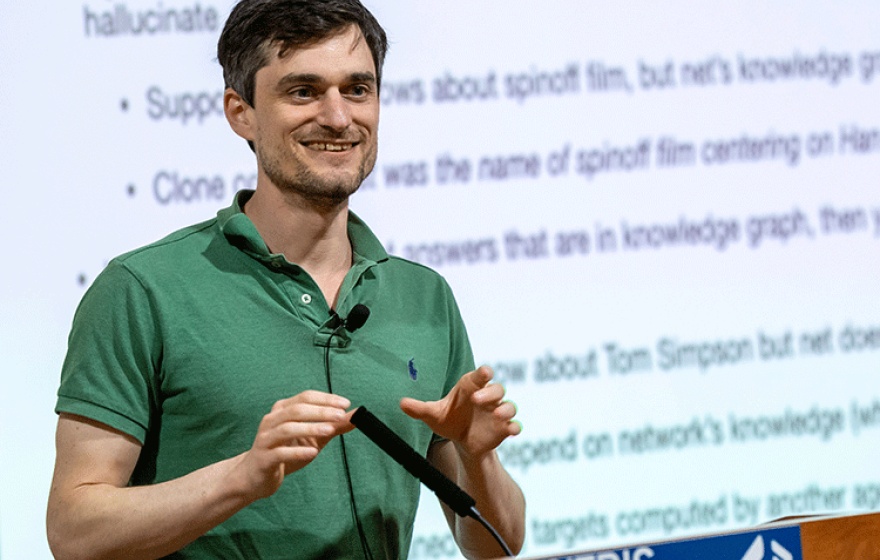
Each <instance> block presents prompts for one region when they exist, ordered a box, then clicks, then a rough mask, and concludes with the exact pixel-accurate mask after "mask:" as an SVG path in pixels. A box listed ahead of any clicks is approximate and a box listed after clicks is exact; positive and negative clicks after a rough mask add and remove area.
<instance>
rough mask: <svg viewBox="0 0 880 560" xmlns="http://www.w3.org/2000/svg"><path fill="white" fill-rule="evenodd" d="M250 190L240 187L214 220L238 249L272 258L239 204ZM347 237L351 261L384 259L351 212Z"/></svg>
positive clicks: (373, 238) (378, 244)
mask: <svg viewBox="0 0 880 560" xmlns="http://www.w3.org/2000/svg"><path fill="white" fill-rule="evenodd" d="M253 194H254V191H252V190H242V191H239V192H238V193H236V195H235V196H234V197H233V200H232V205H231V206H229V207H227V208H223V209H222V210H220V211H219V212H217V223H218V225H219V226H220V231H221V232H223V235H224V236H225V237H226V239H227V240H228V241H229V242H230V243H231V244H232V245H234V246H236V247H238V248H239V249H241V250H242V251H245V252H246V253H248V254H250V255H252V256H254V257H256V258H258V259H260V260H266V259H270V258H272V257H273V255H272V254H271V253H269V249H268V248H267V247H266V243H265V242H264V241H263V238H262V237H261V236H260V232H258V231H257V228H256V226H255V225H254V223H253V222H252V221H251V219H250V218H248V217H247V215H246V214H245V213H244V212H243V211H242V207H243V206H244V205H245V203H246V202H247V201H248V199H249V198H250V197H251V196H253ZM348 239H349V240H350V241H351V249H352V252H353V253H354V261H355V264H357V263H358V262H359V261H366V263H378V262H382V261H385V260H388V253H387V252H386V251H385V248H384V247H382V243H381V242H379V239H377V238H376V236H375V235H374V234H373V232H372V231H371V230H370V228H369V227H368V226H367V224H366V223H364V221H363V220H361V219H360V218H359V217H358V216H357V215H356V214H355V213H354V212H352V211H350V210H349V212H348Z"/></svg>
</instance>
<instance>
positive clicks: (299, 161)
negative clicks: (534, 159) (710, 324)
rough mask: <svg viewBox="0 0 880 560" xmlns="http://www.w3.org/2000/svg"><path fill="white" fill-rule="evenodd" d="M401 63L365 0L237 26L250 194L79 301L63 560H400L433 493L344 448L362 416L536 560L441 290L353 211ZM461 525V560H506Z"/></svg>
mask: <svg viewBox="0 0 880 560" xmlns="http://www.w3.org/2000/svg"><path fill="white" fill-rule="evenodd" d="M385 46H386V42H385V36H384V32H383V31H382V29H381V28H380V27H379V25H378V24H377V23H376V22H375V20H374V19H373V17H372V15H371V14H369V12H367V11H366V9H364V8H363V7H362V6H361V5H360V4H359V3H358V2H357V0H332V1H328V2H315V1H314V0H312V1H308V0H306V1H292V0H287V1H284V0H245V1H243V2H241V3H240V4H239V5H238V6H236V8H235V9H234V10H233V12H232V14H231V15H230V17H229V20H228V22H227V24H226V27H225V29H224V31H223V34H222V36H221V38H220V43H219V48H218V58H219V60H220V62H221V64H222V65H223V67H224V76H225V78H226V81H227V86H228V89H227V91H226V94H225V108H226V115H227V118H228V120H229V123H230V125H231V126H232V128H233V130H234V131H235V132H236V133H237V134H238V135H240V136H241V137H243V138H244V139H246V140H247V141H248V142H249V144H250V145H251V146H252V148H253V149H254V151H255V153H256V159H257V164H258V181H257V188H256V191H254V192H242V193H239V194H238V195H237V196H236V200H235V202H234V204H233V206H232V207H231V208H227V209H225V210H221V211H220V212H219V213H218V216H217V218H216V219H213V220H209V221H207V222H204V223H202V224H197V225H195V226H191V227H189V228H186V229H184V230H181V231H179V232H176V233H174V234H172V235H170V236H169V237H167V238H165V239H163V240H161V241H159V242H157V243H155V244H153V245H150V246H147V247H144V248H142V249H139V250H136V251H133V252H131V253H129V254H126V255H123V256H121V257H119V258H117V259H114V261H113V262H111V263H110V264H109V265H108V266H107V268H106V269H105V271H104V272H103V273H102V274H101V275H100V277H99V278H97V279H96V280H95V282H94V284H93V285H92V287H91V288H90V289H89V291H88V292H87V294H86V295H85V296H84V298H83V301H82V303H81V304H80V307H79V309H78V310H77V315H76V317H75V320H74V325H73V328H72V330H71V335H70V341H69V350H68V356H67V358H66V360H65V364H64V368H63V371H62V380H61V387H60V389H59V396H58V404H57V406H56V410H57V411H58V412H59V414H60V417H59V421H58V429H57V436H56V447H57V459H56V466H55V476H54V478H53V482H52V489H51V492H50V497H49V507H48V515H47V524H48V533H49V542H50V545H51V548H52V550H53V553H54V554H55V555H56V557H57V558H126V559H141V558H160V557H169V558H224V559H227V558H242V559H244V558H248V559H258V558H272V559H275V558H279V559H280V558H285V559H286V558H328V557H329V558H333V557H338V558H363V557H368V558H403V557H405V556H406V552H407V550H408V547H409V542H410V540H411V536H412V521H413V518H414V515H415V508H416V505H417V504H416V502H417V499H418V482H417V481H415V480H414V479H413V478H412V477H409V475H407V474H406V473H405V472H403V471H402V469H401V468H400V467H399V466H398V465H397V464H396V463H394V462H393V461H391V460H390V459H388V458H387V457H385V456H384V455H383V454H382V452H381V451H379V450H378V449H377V448H376V447H375V446H374V445H373V444H372V443H371V442H369V441H368V440H367V439H366V438H365V436H364V435H363V434H361V433H360V432H359V431H352V430H353V426H352V425H351V423H350V422H349V420H350V418H351V415H352V414H353V411H354V409H355V408H356V407H358V406H361V405H364V406H367V407H368V408H369V409H370V410H372V411H373V412H374V413H375V414H376V415H377V416H378V417H379V418H381V419H383V420H384V421H386V423H388V424H390V425H391V427H392V429H394V431H395V432H397V433H399V434H400V435H401V436H402V437H403V438H404V439H406V440H407V441H408V442H409V443H410V444H411V445H412V446H414V447H415V448H416V449H417V450H418V451H419V452H421V453H422V454H425V455H427V457H428V459H429V460H430V461H431V462H432V463H433V464H434V465H435V466H437V467H438V468H439V469H440V470H441V471H443V472H444V473H445V474H446V475H447V476H449V477H450V478H452V479H453V480H454V481H456V482H458V483H459V485H461V486H462V487H463V488H464V489H465V491H467V492H468V493H470V494H471V495H472V496H474V498H476V500H477V506H478V508H479V509H480V511H481V513H482V514H483V516H484V517H485V518H487V520H488V521H489V522H490V523H491V524H492V525H493V526H494V527H495V528H496V529H497V530H498V531H499V532H500V534H501V535H502V536H503V537H504V539H505V540H506V541H507V542H508V543H509V544H510V546H511V547H512V548H513V549H514V550H519V548H520V547H521V545H522V541H523V534H524V501H523V496H522V493H521V491H520V490H519V488H518V486H517V485H516V484H515V483H514V482H513V481H512V479H511V478H510V477H509V476H508V475H507V473H506V472H505V471H504V469H503V468H502V466H501V465H500V463H499V461H498V458H497V455H496V453H495V448H496V447H497V446H498V445H499V444H500V443H501V441H503V440H504V439H505V438H506V437H508V436H510V435H516V434H517V433H518V432H519V426H518V424H516V423H515V422H513V421H512V418H513V416H514V413H515V410H514V407H513V405H512V404H510V403H507V402H504V401H503V400H502V399H503V394H504V390H503V388H502V387H501V386H500V385H497V384H492V383H490V380H491V376H492V372H491V370H489V368H486V367H483V368H479V369H476V370H474V369H473V358H472V355H471V351H470V348H469V345H468V341H467V336H466V334H465V331H464V327H463V325H462V324H461V319H460V316H459V313H458V310H457V307H456V305H455V302H454V300H453V298H452V295H451V293H450V291H449V288H448V286H447V285H446V284H445V282H444V281H443V280H442V279H441V278H440V277H439V276H438V275H437V274H435V273H433V272H432V271H430V270H428V269H426V268H424V267H421V266H419V265H416V264H414V263H410V262H406V261H404V260H402V259H398V258H394V257H389V256H388V255H387V253H385V251H384V249H382V247H381V245H380V244H379V242H378V240H376V238H375V237H374V236H373V235H372V233H371V232H370V231H369V229H367V227H366V226H365V225H364V224H363V223H362V222H361V221H360V220H359V219H358V218H357V217H356V216H354V215H353V214H350V213H349V211H348V197H349V196H350V195H351V194H352V193H353V192H354V191H355V190H356V189H357V188H358V186H359V185H360V183H361V181H363V179H364V177H366V176H367V174H369V172H370V171H371V169H372V167H373V164H374V162H375V159H376V146H377V137H376V133H377V126H378V117H379V86H380V79H381V78H380V72H381V66H382V61H383V58H384V52H385ZM357 304H361V305H364V306H366V307H367V308H369V310H370V312H371V315H370V318H369V321H368V322H367V324H366V325H365V326H364V327H363V328H362V329H360V330H357V332H354V330H355V329H354V327H355V325H353V324H352V323H350V322H347V321H346V319H347V318H349V317H350V316H353V315H354V313H352V309H353V308H354V307H355V305H357ZM360 318H361V319H363V316H361V317H360ZM471 370H473V371H471ZM465 372H469V373H465ZM404 413H405V414H404ZM446 515H447V519H448V521H449V524H450V527H451V529H452V531H453V534H454V536H455V538H456V541H457V542H458V543H459V546H460V548H461V549H462V551H463V552H464V554H465V555H467V556H470V557H492V556H500V555H501V550H500V548H499V547H498V546H497V545H496V543H495V542H494V541H493V540H492V539H491V538H490V536H489V534H488V533H487V532H486V531H485V530H484V529H483V527H481V526H479V525H477V524H475V523H474V521H473V520H471V519H460V518H456V517H455V516H454V515H453V514H452V513H450V512H449V511H446Z"/></svg>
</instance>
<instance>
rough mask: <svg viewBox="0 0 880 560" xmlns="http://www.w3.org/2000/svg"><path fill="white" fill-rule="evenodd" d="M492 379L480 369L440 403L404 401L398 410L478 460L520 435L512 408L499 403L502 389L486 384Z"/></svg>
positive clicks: (460, 381) (494, 384) (465, 377)
mask: <svg viewBox="0 0 880 560" xmlns="http://www.w3.org/2000/svg"><path fill="white" fill-rule="evenodd" d="M492 376H493V373H492V368H490V367H488V366H481V367H479V368H477V369H476V370H474V371H472V372H470V373H467V374H465V375H463V376H462V378H461V379H459V380H458V383H456V384H455V387H453V388H452V390H451V391H450V392H449V394H448V395H446V396H445V397H444V398H442V399H441V400H439V401H427V402H426V401H419V400H416V399H412V398H408V397H404V398H403V399H402V400H401V401H400V408H401V410H403V411H404V412H405V413H406V414H407V415H408V416H410V417H412V418H415V419H417V420H421V421H422V422H424V423H425V424H427V425H428V426H429V427H430V428H431V429H432V430H433V431H434V433H435V434H437V435H439V436H442V437H444V438H446V439H448V440H450V441H452V442H454V443H455V444H456V445H457V446H458V447H459V448H460V449H461V450H462V451H463V452H465V453H467V454H468V455H470V456H471V457H474V458H476V457H480V456H482V455H484V454H485V453H488V452H489V451H492V450H493V449H495V448H496V447H498V445H499V444H501V442H502V441H504V440H505V439H506V438H507V437H509V436H515V435H517V434H519V433H520V432H521V431H522V427H521V426H520V424H519V423H518V422H515V421H513V417H514V415H515V414H516V406H515V405H514V404H513V403H512V402H510V401H504V400H502V399H503V398H504V387H503V386H502V385H501V384H499V383H490V381H491V380H492Z"/></svg>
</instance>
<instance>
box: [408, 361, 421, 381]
mask: <svg viewBox="0 0 880 560" xmlns="http://www.w3.org/2000/svg"><path fill="white" fill-rule="evenodd" d="M414 361H415V358H413V359H412V360H410V361H409V376H410V377H412V380H413V381H415V380H416V377H418V375H419V371H418V370H417V369H416V366H415V365H413V362H414Z"/></svg>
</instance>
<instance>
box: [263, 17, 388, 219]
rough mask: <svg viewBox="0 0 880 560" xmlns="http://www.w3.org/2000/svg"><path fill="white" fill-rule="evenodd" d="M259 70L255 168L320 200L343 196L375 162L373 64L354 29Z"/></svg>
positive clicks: (274, 52) (274, 55)
mask: <svg viewBox="0 0 880 560" xmlns="http://www.w3.org/2000/svg"><path fill="white" fill-rule="evenodd" d="M270 60H271V62H270V63H269V64H268V65H267V66H264V67H263V68H261V69H260V70H258V71H257V74H256V83H255V89H254V107H253V109H252V111H253V117H254V124H255V127H254V129H253V130H254V132H253V136H254V138H253V141H254V145H255V148H256V152H257V160H258V163H259V165H260V173H261V175H263V176H264V177H265V178H268V179H269V180H270V181H271V182H272V183H273V184H274V185H275V186H276V187H278V188H279V189H280V190H281V191H282V192H286V193H291V194H292V193H296V194H299V195H301V196H303V197H304V198H306V199H307V200H309V201H311V202H314V203H320V204H335V203H338V202H341V201H343V200H345V199H346V198H348V196H349V195H351V194H352V193H353V192H354V191H356V190H357V188H358V187H359V186H360V184H361V182H363V180H364V178H365V177H366V176H367V175H368V174H369V173H370V171H372V169H373V165H374V164H375V162H376V149H377V132H378V126H379V92H378V91H377V86H376V69H375V65H374V63H373V57H372V55H371V54H370V49H369V47H368V46H367V44H366V41H365V40H364V39H363V37H362V36H361V32H360V29H359V28H358V27H357V26H350V27H348V28H347V29H346V30H344V31H343V32H342V33H340V34H338V35H336V36H333V37H330V38H327V39H324V40H322V41H321V42H319V43H316V44H314V45H312V46H308V47H304V48H301V49H297V50H292V51H290V52H288V53H287V54H286V55H285V56H284V58H278V56H277V47H273V48H272V52H271V56H270Z"/></svg>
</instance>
